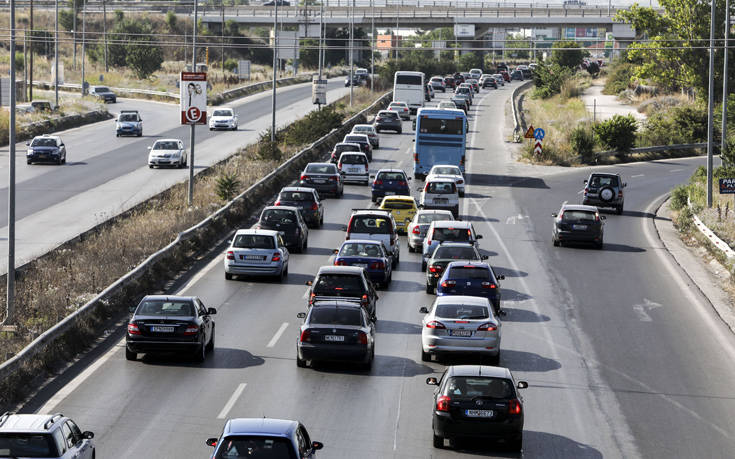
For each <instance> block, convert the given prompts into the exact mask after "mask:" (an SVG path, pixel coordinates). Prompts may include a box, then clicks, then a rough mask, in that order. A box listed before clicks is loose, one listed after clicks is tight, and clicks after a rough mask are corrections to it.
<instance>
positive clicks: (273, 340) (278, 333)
mask: <svg viewBox="0 0 735 459" xmlns="http://www.w3.org/2000/svg"><path fill="white" fill-rule="evenodd" d="M287 327H288V322H284V323H282V324H281V326H280V328H278V331H276V334H275V335H273V338H271V340H270V341H268V344H267V345H266V347H273V346H275V345H276V343H277V342H278V339H279V338H280V337H281V335H283V332H284V331H286V328H287Z"/></svg>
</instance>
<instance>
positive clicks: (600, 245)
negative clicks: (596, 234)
mask: <svg viewBox="0 0 735 459" xmlns="http://www.w3.org/2000/svg"><path fill="white" fill-rule="evenodd" d="M602 246H603V243H602V241H600V242H598V243H597V244H595V248H596V249H597V250H602Z"/></svg>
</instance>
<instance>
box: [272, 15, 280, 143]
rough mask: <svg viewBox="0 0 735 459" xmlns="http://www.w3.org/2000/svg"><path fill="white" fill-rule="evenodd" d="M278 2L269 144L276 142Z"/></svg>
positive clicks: (274, 33) (274, 21)
mask: <svg viewBox="0 0 735 459" xmlns="http://www.w3.org/2000/svg"><path fill="white" fill-rule="evenodd" d="M278 1H279V0H276V1H275V2H274V3H275V13H274V15H273V88H272V92H271V143H275V141H276V75H277V72H278V70H277V69H276V66H277V64H278Z"/></svg>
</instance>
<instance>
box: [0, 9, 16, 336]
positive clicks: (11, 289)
mask: <svg viewBox="0 0 735 459" xmlns="http://www.w3.org/2000/svg"><path fill="white" fill-rule="evenodd" d="M15 94H16V93H15V0H10V113H9V122H8V150H9V155H8V182H9V183H8V275H7V276H6V277H7V282H6V307H7V316H6V317H5V320H4V321H3V323H4V324H8V325H10V324H11V322H12V321H13V318H14V317H13V316H14V313H15Z"/></svg>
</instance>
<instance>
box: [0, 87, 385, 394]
mask: <svg viewBox="0 0 735 459" xmlns="http://www.w3.org/2000/svg"><path fill="white" fill-rule="evenodd" d="M391 95H392V91H391V92H388V93H386V94H384V95H383V96H382V97H380V98H379V99H378V100H377V101H375V102H374V103H373V104H371V105H370V106H369V107H368V108H366V109H364V110H362V111H361V112H359V113H357V114H356V115H354V116H353V117H351V118H350V119H349V120H347V121H346V122H345V123H344V124H343V125H342V126H341V127H340V128H337V129H333V130H332V131H331V132H330V133H329V134H327V135H325V136H323V137H321V138H320V139H318V140H316V141H315V142H313V143H312V144H311V145H309V146H308V147H306V148H304V149H303V150H301V151H300V152H299V153H297V154H296V155H294V156H292V157H291V158H289V159H288V160H286V161H285V162H284V163H283V164H281V165H280V166H278V167H277V168H276V169H274V170H273V171H272V172H270V173H269V174H268V175H266V176H265V177H263V178H261V179H260V180H258V182H256V183H254V184H253V185H251V186H250V187H249V188H248V189H247V190H245V191H243V192H242V193H240V194H239V195H238V196H237V197H235V198H234V199H232V200H231V201H229V202H228V203H227V204H225V205H224V206H223V207H221V208H220V209H219V210H217V211H216V212H214V213H213V214H211V215H210V216H208V217H207V218H205V219H204V220H202V221H201V222H199V223H198V224H196V225H195V226H192V227H191V228H189V229H187V230H184V231H182V232H180V233H179V234H178V235H177V236H176V239H174V241H173V242H171V243H170V244H168V245H167V246H166V247H164V248H162V249H161V250H159V251H157V252H156V253H154V254H152V255H150V256H149V257H148V258H146V259H145V260H144V261H143V262H142V263H140V264H139V265H138V266H137V267H135V268H134V269H133V270H132V271H130V272H128V273H127V274H125V275H124V276H123V277H121V278H120V279H118V280H117V281H115V282H114V283H112V284H111V285H109V286H108V287H107V288H105V289H104V290H103V291H102V292H100V293H99V294H98V295H96V296H95V297H94V298H93V299H92V300H90V301H88V302H87V303H85V304H84V305H83V306H81V307H80V308H79V309H77V310H76V311H74V312H73V313H71V314H70V315H68V316H67V317H65V318H64V319H62V320H61V321H60V322H59V323H57V324H56V325H54V326H53V327H51V328H49V329H48V330H46V331H45V332H43V333H42V334H41V335H39V336H38V337H37V338H36V339H34V340H33V341H32V342H31V343H29V344H28V345H27V346H26V347H24V348H23V349H22V350H21V351H20V352H18V354H16V355H15V356H13V357H11V358H10V359H8V360H7V361H5V362H3V363H2V364H0V375H2V376H0V385H3V384H5V382H6V381H7V380H8V379H9V378H11V377H12V376H13V375H14V374H15V373H16V372H17V371H18V370H19V369H20V368H23V367H25V366H27V365H29V363H30V362H31V360H32V359H33V358H34V357H36V356H37V355H38V354H39V353H41V352H42V351H44V350H45V349H46V348H47V346H48V345H49V344H51V343H53V342H54V341H56V340H58V339H60V338H62V337H63V336H64V335H65V334H66V333H69V332H72V331H73V328H74V327H75V326H77V325H78V324H80V323H83V322H84V321H85V319H86V318H87V317H89V316H91V315H92V314H94V313H95V312H96V310H97V308H98V307H101V306H103V305H105V304H106V302H108V301H109V298H111V297H113V296H114V294H115V293H117V292H119V291H120V290H121V289H123V288H124V287H125V286H127V285H129V284H131V283H133V282H135V281H136V280H137V279H140V278H141V277H142V276H143V275H145V274H146V273H147V272H148V270H150V269H152V268H154V266H155V264H156V263H157V262H158V261H159V260H161V259H163V258H165V257H166V256H170V255H172V254H173V252H174V250H175V249H176V248H177V247H178V246H179V245H181V244H182V243H183V242H186V241H187V240H189V239H192V238H193V237H194V236H195V235H196V234H197V232H198V231H201V230H203V229H204V228H206V227H207V226H208V225H210V224H213V223H214V222H215V221H216V220H217V219H219V218H221V217H222V216H224V215H225V214H226V213H227V212H229V211H230V210H231V209H232V208H233V207H234V206H236V205H240V204H242V203H243V202H248V201H249V199H248V197H249V195H252V194H256V193H258V192H259V191H260V189H261V188H266V189H267V183H268V182H270V181H273V180H277V179H278V176H279V175H280V174H283V173H285V172H288V170H289V167H290V166H291V165H293V164H294V163H295V162H296V161H299V160H301V159H302V158H303V157H304V156H306V155H307V154H309V153H311V152H312V151H313V150H314V149H316V148H318V147H320V146H321V145H322V144H324V143H326V142H328V141H329V140H330V139H331V138H332V137H334V136H335V134H336V133H339V132H340V131H341V130H343V129H345V128H346V127H347V128H351V126H352V125H353V124H356V123H357V122H358V121H361V120H362V119H364V117H365V116H366V114H367V113H370V112H371V111H373V110H375V108H376V107H379V106H381V104H382V105H385V104H386V102H388V101H389V100H390V98H391Z"/></svg>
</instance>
